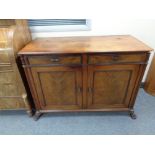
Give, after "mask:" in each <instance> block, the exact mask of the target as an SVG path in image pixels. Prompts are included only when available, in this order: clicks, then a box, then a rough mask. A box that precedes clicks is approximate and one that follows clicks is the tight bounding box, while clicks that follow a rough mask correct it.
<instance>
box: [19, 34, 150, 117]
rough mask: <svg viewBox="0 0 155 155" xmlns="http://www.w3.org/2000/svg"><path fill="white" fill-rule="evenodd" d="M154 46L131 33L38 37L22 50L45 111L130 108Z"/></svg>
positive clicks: (39, 107) (38, 108)
mask: <svg viewBox="0 0 155 155" xmlns="http://www.w3.org/2000/svg"><path fill="white" fill-rule="evenodd" d="M151 50H152V49H151V48H150V47H148V46H147V45H145V44H144V43H142V42H141V41H139V40H137V39H136V38H134V37H132V36H129V35H120V36H98V37H97V36H96V37H95V36H94V37H62V38H61V37H60V38H38V39H36V40H34V41H32V42H30V43H29V44H28V45H26V46H25V47H24V48H23V49H22V50H21V51H20V52H19V53H18V54H19V56H20V58H21V60H22V65H23V68H24V70H25V74H26V77H27V80H28V83H29V86H30V89H31V93H32V96H33V99H34V102H35V106H36V115H35V119H36V120H37V119H38V117H39V116H40V115H41V114H42V113H45V112H61V111H127V112H129V114H130V116H131V117H132V118H133V119H135V118H136V115H135V114H134V110H133V107H134V103H135V99H136V95H137V92H138V89H139V86H140V83H141V80H142V77H143V73H144V71H145V67H146V65H147V61H148V58H149V52H150V51H151Z"/></svg>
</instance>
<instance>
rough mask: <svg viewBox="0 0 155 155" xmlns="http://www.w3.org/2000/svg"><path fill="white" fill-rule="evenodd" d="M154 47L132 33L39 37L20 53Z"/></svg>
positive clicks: (82, 51)
mask: <svg viewBox="0 0 155 155" xmlns="http://www.w3.org/2000/svg"><path fill="white" fill-rule="evenodd" d="M152 50H153V49H152V48H150V47H149V46H147V45H146V44H144V43H143V42H141V41H139V40H138V39H136V38H134V37H133V36H130V35H115V36H83V37H52V38H37V39H35V40H33V41H31V42H30V43H28V44H27V45H26V46H25V47H24V48H23V49H22V50H21V51H20V52H19V55H20V54H45V53H53V54H54V53H55V54H56V53H57V54H58V53H92V52H93V53H94V52H99V53H100V52H149V51H152Z"/></svg>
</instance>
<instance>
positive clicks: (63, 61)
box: [28, 55, 81, 65]
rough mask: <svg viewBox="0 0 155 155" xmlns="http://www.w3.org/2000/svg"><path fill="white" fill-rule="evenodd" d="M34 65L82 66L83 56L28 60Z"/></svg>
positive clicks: (30, 58) (36, 57)
mask: <svg viewBox="0 0 155 155" xmlns="http://www.w3.org/2000/svg"><path fill="white" fill-rule="evenodd" d="M28 59H29V63H30V64H32V65H37V64H39V65H46V64H53V65H76V64H81V56H80V55H78V56H31V57H29V58H28Z"/></svg>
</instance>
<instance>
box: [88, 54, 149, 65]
mask: <svg viewBox="0 0 155 155" xmlns="http://www.w3.org/2000/svg"><path fill="white" fill-rule="evenodd" d="M146 60H147V54H146V53H143V54H105V55H104V54H94V55H89V58H88V63H89V64H106V63H127V62H133V63H142V62H146Z"/></svg>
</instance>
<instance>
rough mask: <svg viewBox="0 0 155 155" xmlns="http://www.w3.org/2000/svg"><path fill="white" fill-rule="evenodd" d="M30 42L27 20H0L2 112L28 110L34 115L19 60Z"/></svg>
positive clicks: (0, 98)
mask: <svg viewBox="0 0 155 155" xmlns="http://www.w3.org/2000/svg"><path fill="white" fill-rule="evenodd" d="M30 41H31V34H30V32H29V29H28V26H27V21H26V20H12V19H10V20H9V19H8V20H7V19H6V20H0V110H8V109H9V110H10V109H11V110H13V109H14V110H17V109H27V113H28V114H29V115H30V116H31V115H32V110H31V109H32V107H31V104H30V102H29V100H28V95H27V92H26V90H25V87H24V84H23V80H22V78H21V74H20V68H21V67H20V66H19V65H18V58H17V53H18V51H19V50H21V49H22V48H23V47H24V46H25V45H26V44H27V43H29V42H30Z"/></svg>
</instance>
